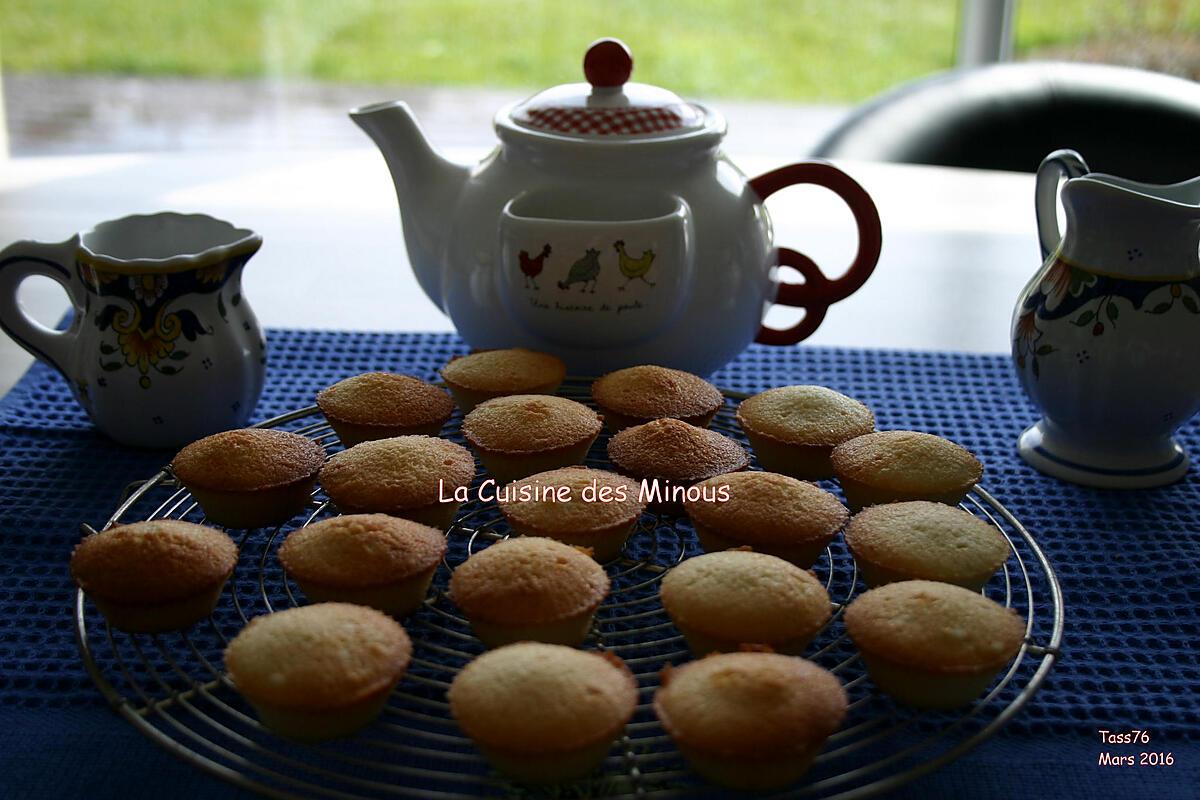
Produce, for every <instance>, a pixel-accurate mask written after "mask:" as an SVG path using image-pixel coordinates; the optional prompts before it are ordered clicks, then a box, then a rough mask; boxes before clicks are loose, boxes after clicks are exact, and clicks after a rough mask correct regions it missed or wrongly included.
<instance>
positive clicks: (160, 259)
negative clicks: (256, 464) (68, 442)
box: [0, 212, 266, 447]
mask: <svg viewBox="0 0 1200 800" xmlns="http://www.w3.org/2000/svg"><path fill="white" fill-rule="evenodd" d="M261 245H262V237H261V236H260V235H258V234H257V233H254V232H253V231H249V230H244V229H241V228H235V227H234V226H233V225H231V224H229V223H228V222H223V221H221V220H217V219H214V218H212V217H209V216H205V215H203V214H175V213H170V212H164V213H160V214H152V215H137V216H130V217H125V218H123V219H119V220H114V221H111V222H103V223H101V224H99V225H97V226H96V227H95V228H94V229H92V230H90V231H87V232H86V233H80V234H76V235H75V236H73V237H71V238H70V239H68V240H67V241H65V242H60V243H55V244H50V243H44V242H30V241H26V242H17V243H16V244H13V245H12V246H10V247H8V248H6V249H5V250H4V251H2V252H0V327H3V328H4V331H5V333H7V334H8V335H9V336H11V337H12V338H13V339H14V340H15V341H16V342H17V344H19V345H21V346H22V347H23V348H25V349H26V350H28V351H29V352H30V353H32V354H33V355H34V356H35V357H36V358H39V359H41V360H42V361H45V362H47V363H48V364H50V365H51V366H52V367H54V368H55V369H57V370H58V371H59V372H60V373H62V375H63V377H64V378H66V379H67V381H68V382H69V383H70V385H71V389H72V391H73V392H74V394H75V397H76V399H77V400H78V401H79V403H80V405H82V406H83V407H84V409H86V410H87V412H88V415H89V416H90V417H91V418H92V421H93V422H94V423H95V424H96V426H97V427H98V428H99V429H100V430H101V431H103V432H104V433H106V434H107V435H108V436H110V437H112V438H113V439H115V440H117V441H118V442H121V443H123V444H130V445H135V446H141V447H177V446H179V445H181V444H184V443H187V442H190V441H192V440H194V439H198V438H200V437H201V436H205V435H207V434H210V433H214V432H216V431H221V430H227V429H229V428H238V427H242V426H243V425H245V424H246V421H247V420H248V419H249V417H250V414H251V412H252V411H253V410H254V406H255V404H256V403H257V402H258V397H259V394H261V392H262V386H263V376H264V372H265V364H266V341H265V339H264V338H263V334H262V331H261V330H260V329H259V326H258V321H257V320H256V319H255V317H254V312H253V311H251V310H250V306H249V304H248V303H247V302H246V301H245V299H244V298H243V296H242V289H241V280H242V267H243V266H244V265H245V264H246V262H247V261H248V260H249V259H250V257H251V256H252V255H254V253H256V252H257V251H258V248H259V247H260V246H261ZM30 275H44V276H46V277H49V278H52V279H53V280H55V281H57V282H58V283H60V284H61V285H62V286H63V288H64V289H66V291H67V294H68V296H69V297H70V299H71V303H72V305H73V306H74V310H75V314H74V319H73V321H72V323H71V326H70V328H69V329H68V330H66V331H52V330H49V329H48V328H46V327H44V326H42V325H40V324H38V323H37V322H35V321H34V320H32V319H30V318H29V317H28V316H26V315H25V313H24V312H23V311H22V310H21V308H20V306H19V305H18V303H17V289H18V287H19V286H20V284H21V282H22V281H24V279H25V278H27V277H28V276H30Z"/></svg>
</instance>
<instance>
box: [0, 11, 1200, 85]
mask: <svg viewBox="0 0 1200 800" xmlns="http://www.w3.org/2000/svg"><path fill="white" fill-rule="evenodd" d="M1017 9H1018V11H1017V13H1018V18H1017V43H1018V51H1019V54H1020V53H1028V52H1029V51H1031V50H1035V49H1036V48H1040V47H1056V46H1059V47H1061V46H1064V45H1072V44H1076V43H1080V42H1084V41H1087V40H1089V39H1092V38H1095V37H1101V36H1107V35H1109V34H1111V33H1112V32H1114V31H1116V32H1125V31H1129V30H1136V31H1142V32H1146V33H1148V34H1151V35H1154V34H1162V35H1166V34H1173V35H1177V36H1178V35H1189V34H1192V35H1194V34H1200V3H1195V2H1184V0H1140V1H1139V2H1132V1H1131V0H1062V1H1061V2H1056V0H1021V2H1019V3H1018V6H1017ZM957 15H958V2H957V0H843V2H837V0H708V1H705V0H640V2H639V1H638V0H608V1H607V2H604V1H602V2H594V1H593V2H572V1H570V0H187V1H185V0H177V1H175V2H168V1H167V0H157V1H151V0H141V1H140V2H139V0H0V64H2V66H3V68H4V69H5V70H12V71H17V72H49V73H117V74H130V75H189V76H203V77H221V78H242V77H289V78H315V79H319V80H328V81H339V82H351V83H401V84H425V85H490V86H510V87H532V88H540V87H544V86H549V85H553V84H556V83H564V82H568V81H575V80H582V73H581V68H580V59H581V57H582V54H583V51H584V49H585V48H586V46H587V44H588V43H589V42H590V41H591V40H592V39H594V38H597V37H599V36H605V35H615V36H620V37H622V38H623V39H625V41H626V42H628V43H629V45H630V47H631V48H632V49H633V52H634V58H635V60H636V68H635V79H636V80H641V81H644V82H648V83H655V84H659V85H662V86H666V87H669V88H671V89H673V90H675V91H676V92H678V93H680V94H682V95H685V96H729V97H744V98H755V99H772V100H804V101H829V102H844V101H857V100H861V99H863V98H866V97H869V96H871V95H873V94H875V93H877V92H879V91H881V90H883V89H886V88H888V87H890V86H894V85H895V84H897V83H900V82H902V81H905V80H908V79H911V78H914V77H917V76H920V75H924V74H926V73H929V72H932V71H935V70H940V69H945V68H947V67H949V66H951V65H952V64H953V61H954V46H955V38H956V37H955V31H956V24H957Z"/></svg>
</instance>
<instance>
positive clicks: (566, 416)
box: [462, 394, 603, 483]
mask: <svg viewBox="0 0 1200 800" xmlns="http://www.w3.org/2000/svg"><path fill="white" fill-rule="evenodd" d="M601 427H603V421H602V420H601V418H600V416H599V415H598V414H597V413H596V412H595V411H593V410H592V409H590V408H588V407H587V406H585V405H584V404H583V403H576V402H575V401H574V400H568V399H566V398H565V397H554V396H553V395H542V394H518V395H512V396H510V397H497V398H496V399H495V400H488V401H487V402H485V403H481V404H480V405H479V406H478V407H476V408H475V410H474V411H472V412H471V413H470V414H467V416H466V418H465V419H464V420H463V425H462V432H463V436H464V437H466V440H467V442H468V443H469V444H470V445H471V449H473V450H474V451H475V453H476V455H478V456H479V460H480V462H481V463H482V464H483V467H484V469H486V470H487V471H488V472H489V473H491V475H492V477H494V478H495V479H496V480H497V481H499V482H500V483H508V482H509V481H515V480H517V479H518V478H524V477H526V476H528V475H533V474H534V473H537V472H546V471H548V470H552V469H557V468H558V467H566V466H570V465H571V464H581V463H583V459H584V458H586V457H587V451H588V448H589V447H591V446H592V442H594V441H596V437H597V436H599V435H600V428H601Z"/></svg>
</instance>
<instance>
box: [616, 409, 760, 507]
mask: <svg viewBox="0 0 1200 800" xmlns="http://www.w3.org/2000/svg"><path fill="white" fill-rule="evenodd" d="M608 458H609V460H610V461H612V464H613V466H614V467H616V469H617V471H618V472H620V473H621V474H623V475H628V476H629V477H631V478H633V479H634V480H638V481H647V482H648V485H647V488H648V489H649V490H650V491H649V493H647V494H643V498H644V499H648V500H649V501H650V507H651V508H653V509H655V510H657V511H662V512H664V513H671V514H677V513H681V512H682V510H683V506H682V499H683V496H684V494H685V492H684V490H685V489H686V488H687V487H689V486H692V485H694V484H696V483H699V482H700V481H703V480H705V479H707V478H712V477H715V476H717V475H721V474H724V473H726V472H737V471H738V470H743V469H745V468H746V467H748V466H750V456H749V454H748V453H747V452H746V448H744V447H742V446H741V445H740V444H738V443H737V442H735V441H734V440H733V439H730V438H729V437H727V436H722V435H721V434H719V433H717V432H716V431H709V430H705V429H703V428H697V427H696V426H694V425H689V424H687V423H686V422H683V421H681V420H677V419H669V418H668V419H656V420H654V421H653V422H647V423H646V424H644V425H635V426H634V427H632V428H626V429H625V430H623V431H621V432H620V433H618V434H616V435H615V436H613V437H612V438H611V439H609V440H608Z"/></svg>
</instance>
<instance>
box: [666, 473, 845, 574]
mask: <svg viewBox="0 0 1200 800" xmlns="http://www.w3.org/2000/svg"><path fill="white" fill-rule="evenodd" d="M696 488H698V489H700V490H702V496H701V497H700V498H698V499H695V500H688V501H687V502H686V503H684V509H685V510H686V511H687V515H688V517H689V518H690V519H691V520H692V526H693V527H694V528H695V529H696V538H697V539H699V540H700V546H701V547H703V548H704V549H705V551H706V552H709V553H712V552H715V551H718V550H729V549H730V548H733V547H743V546H746V545H749V546H750V547H752V548H754V549H755V550H756V551H758V552H760V553H769V554H770V555H773V556H778V557H779V558H782V559H784V560H785V561H790V562H792V563H793V564H795V565H796V566H798V567H803V568H804V569H808V568H809V567H811V566H812V565H813V562H815V561H816V560H817V559H818V558H819V557H820V556H821V553H823V552H824V551H825V548H826V547H827V546H828V545H829V543H830V542H831V541H833V537H834V536H836V535H837V532H838V531H840V530H841V529H842V527H843V526H845V524H846V520H848V519H849V518H850V512H849V511H847V510H846V507H845V506H843V505H842V504H841V503H840V502H838V499H837V498H836V497H834V496H833V495H831V494H830V493H829V492H827V491H825V490H824V489H822V488H820V487H818V486H816V485H815V484H811V483H808V482H806V481H799V480H796V479H795V478H789V477H788V476H787V475H778V474H776V473H774V472H734V473H730V474H728V475H720V476H718V477H716V478H711V479H709V480H707V481H704V482H703V483H701V484H699V485H698V486H697V487H696ZM722 490H724V491H722ZM722 497H727V498H728V499H726V500H722V499H721V498H722ZM713 498H716V499H715V500H714V499H713Z"/></svg>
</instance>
